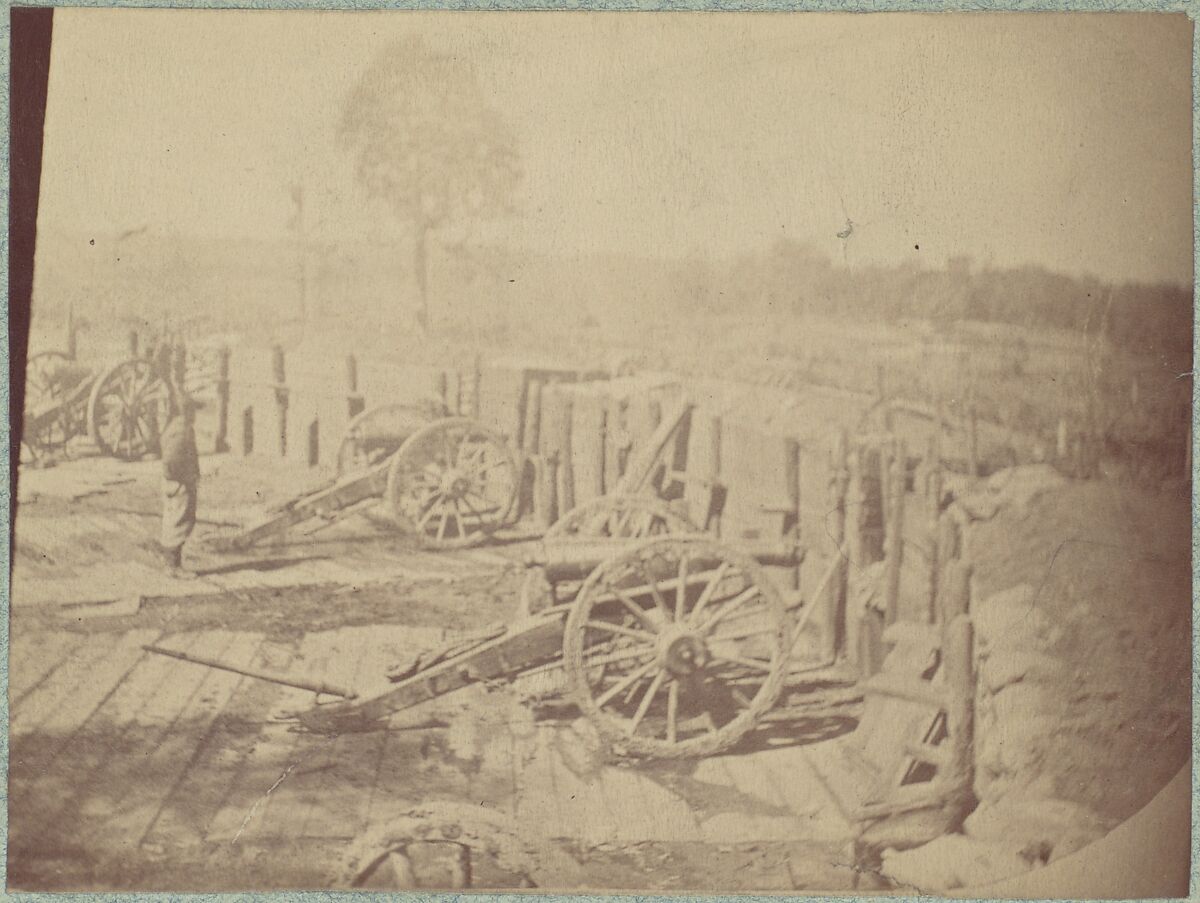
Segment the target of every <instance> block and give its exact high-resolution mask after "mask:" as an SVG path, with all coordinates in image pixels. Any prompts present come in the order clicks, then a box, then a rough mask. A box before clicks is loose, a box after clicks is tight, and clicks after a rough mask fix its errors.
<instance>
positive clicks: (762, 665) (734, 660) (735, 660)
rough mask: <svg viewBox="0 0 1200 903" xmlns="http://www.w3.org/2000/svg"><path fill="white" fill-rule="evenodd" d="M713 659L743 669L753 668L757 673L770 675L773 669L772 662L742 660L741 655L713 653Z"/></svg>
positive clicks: (750, 659)
mask: <svg viewBox="0 0 1200 903" xmlns="http://www.w3.org/2000/svg"><path fill="white" fill-rule="evenodd" d="M712 657H713V658H714V659H716V660H717V661H721V662H729V663H730V664H733V665H741V666H742V667H743V668H752V669H754V670H757V671H766V672H767V673H768V674H769V673H770V672H771V670H772V668H773V666H772V664H771V662H767V661H763V660H762V659H757V658H742V657H741V656H740V655H725V654H724V653H721V652H713V653H712Z"/></svg>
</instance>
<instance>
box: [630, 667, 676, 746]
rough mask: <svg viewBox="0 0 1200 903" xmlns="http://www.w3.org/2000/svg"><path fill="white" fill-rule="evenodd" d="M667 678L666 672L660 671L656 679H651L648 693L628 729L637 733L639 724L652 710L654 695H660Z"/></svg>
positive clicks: (655, 676)
mask: <svg viewBox="0 0 1200 903" xmlns="http://www.w3.org/2000/svg"><path fill="white" fill-rule="evenodd" d="M665 679H666V672H665V671H659V672H658V673H657V674H655V675H654V680H652V681H650V686H648V687H647V688H646V695H645V696H643V697H642V701H641V703H639V704H638V707H637V711H636V712H634V713H633V720H632V721H630V722H629V725H628V727H627V728H626V730H628V731H629V733H631V734H636V733H637V729H638V725H639V724H641V723H642V719H643V718H645V717H646V713H647V712H648V711H650V703H652V702H653V701H654V697H655V696H657V695H658V691H659V689H661V688H662V685H663V681H664V680H665Z"/></svg>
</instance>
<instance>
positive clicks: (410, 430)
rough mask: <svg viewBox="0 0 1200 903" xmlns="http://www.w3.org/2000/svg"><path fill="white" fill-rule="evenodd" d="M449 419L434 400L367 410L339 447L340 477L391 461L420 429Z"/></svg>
mask: <svg viewBox="0 0 1200 903" xmlns="http://www.w3.org/2000/svg"><path fill="white" fill-rule="evenodd" d="M445 416H446V406H445V405H444V404H442V402H441V401H439V400H437V399H433V398H422V399H419V400H417V401H405V402H398V403H395V404H385V405H380V406H379V407H374V408H367V410H365V411H362V412H361V413H359V414H358V415H357V416H356V417H354V419H352V420H351V421H350V423H349V424H347V425H346V431H345V432H344V433H343V434H342V441H341V443H340V444H339V445H338V452H337V475H338V476H339V477H343V476H345V475H346V474H350V473H356V472H358V471H361V470H365V469H366V468H368V467H370V466H371V465H373V464H378V463H379V462H380V461H384V460H386V459H387V458H390V457H391V456H392V455H394V454H395V453H396V452H397V451H399V450H400V446H401V445H403V444H404V440H405V439H407V438H408V437H409V436H411V435H413V434H414V433H415V432H417V430H419V429H421V427H423V426H425V425H426V424H428V423H430V422H431V421H433V420H437V419H438V418H440V417H445Z"/></svg>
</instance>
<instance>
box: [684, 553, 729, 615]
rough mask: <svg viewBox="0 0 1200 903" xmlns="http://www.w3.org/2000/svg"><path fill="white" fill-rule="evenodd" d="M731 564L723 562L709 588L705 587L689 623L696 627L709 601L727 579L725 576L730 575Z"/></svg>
mask: <svg viewBox="0 0 1200 903" xmlns="http://www.w3.org/2000/svg"><path fill="white" fill-rule="evenodd" d="M729 568H730V564H729V562H728V561H722V562H721V564H720V565H719V566H718V567H717V570H716V573H715V574H714V575H713V578H712V580H711V581H710V582H709V584H708V586H706V587H704V591H703V592H702V593H700V598H699V599H697V600H696V607H695V608H693V609H692V613H691V615H689V616H688V622H689V623H690V624H693V625H695V623H696V620H697V619H698V618H699V617H700V612H702V611H703V610H704V606H705V605H707V604H708V603H709V600H711V599H712V597H713V596H714V595H715V594H716V592H717V587H718V586H720V585H721V581H722V580H724V579H725V575H726V574H727V573H729Z"/></svg>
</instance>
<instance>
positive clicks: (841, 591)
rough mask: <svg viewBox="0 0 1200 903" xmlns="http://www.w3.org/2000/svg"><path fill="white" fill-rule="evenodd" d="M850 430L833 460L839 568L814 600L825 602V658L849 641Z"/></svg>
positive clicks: (831, 523) (832, 519)
mask: <svg viewBox="0 0 1200 903" xmlns="http://www.w3.org/2000/svg"><path fill="white" fill-rule="evenodd" d="M848 444H849V443H848V441H847V435H846V430H845V429H843V430H841V432H839V433H838V436H837V439H836V440H835V441H834V446H833V449H832V452H831V454H830V461H829V518H828V521H827V529H828V530H829V535H830V537H831V538H832V539H833V555H834V557H835V561H836V567H837V571H836V572H835V574H834V575H833V578H832V579H831V580H830V582H829V588H828V589H827V590H826V593H825V598H824V599H814V600H813V604H814V605H816V604H821V605H824V608H825V616H824V624H823V625H822V629H821V638H822V643H823V645H824V647H825V649H824V651H825V657H826V658H827V659H832V658H835V657H836V656H837V655H839V654H840V653H842V652H844V651H845V643H846V580H847V577H848V576H849V569H848V568H847V566H846V565H847V562H846V559H845V556H844V551H843V550H844V547H845V542H846V490H847V487H848V486H849V484H850V472H849V470H848V469H847V465H846V449H847V446H848Z"/></svg>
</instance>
